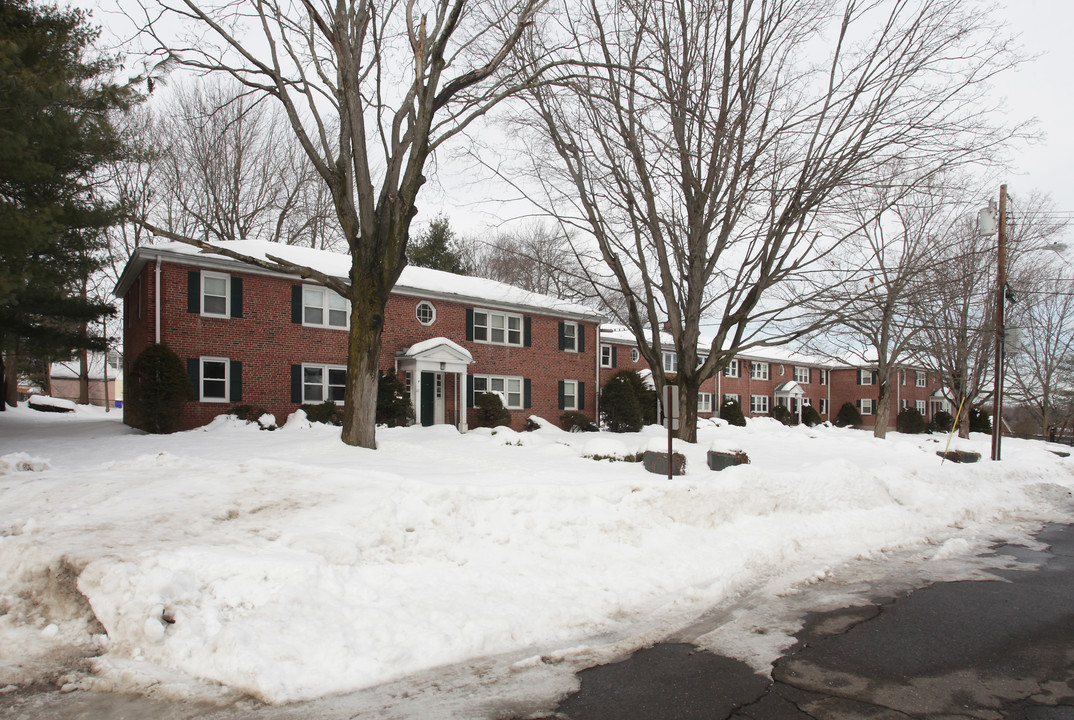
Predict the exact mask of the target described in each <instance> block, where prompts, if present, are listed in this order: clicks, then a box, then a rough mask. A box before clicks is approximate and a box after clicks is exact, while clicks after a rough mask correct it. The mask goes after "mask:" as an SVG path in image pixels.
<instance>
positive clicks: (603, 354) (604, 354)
mask: <svg viewBox="0 0 1074 720" xmlns="http://www.w3.org/2000/svg"><path fill="white" fill-rule="evenodd" d="M614 353H615V348H613V347H612V346H611V345H601V346H600V366H601V367H615V354H614Z"/></svg>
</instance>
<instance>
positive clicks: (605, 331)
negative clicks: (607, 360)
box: [600, 325, 838, 366]
mask: <svg viewBox="0 0 1074 720" xmlns="http://www.w3.org/2000/svg"><path fill="white" fill-rule="evenodd" d="M600 339H601V340H602V341H605V342H613V343H623V344H627V345H635V346H636V345H637V344H638V343H637V341H636V340H635V339H634V333H632V332H631V331H630V329H629V328H627V327H626V326H625V325H601V327H600ZM660 344H661V345H662V346H663V347H664V348H666V349H668V350H672V349H674V347H675V341H674V339H673V338H672V337H671V333H667V332H661V333H660ZM711 347H712V338H711V337H705V336H702V337H700V338H698V342H697V351H698V353H699V354H701V355H708V353H709V350H710V349H711ZM736 357H741V358H746V359H749V360H765V361H768V362H782V363H787V364H791V365H793V364H798V365H814V366H816V365H819V366H830V365H834V364H836V363H837V362H838V361H833V360H832V359H831V358H826V357H823V356H820V355H807V354H805V353H801V352H798V351H795V350H791V349H790V348H787V347H754V348H749V349H746V350H743V351H741V352H739V353H736Z"/></svg>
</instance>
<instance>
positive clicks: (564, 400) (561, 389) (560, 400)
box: [559, 323, 567, 410]
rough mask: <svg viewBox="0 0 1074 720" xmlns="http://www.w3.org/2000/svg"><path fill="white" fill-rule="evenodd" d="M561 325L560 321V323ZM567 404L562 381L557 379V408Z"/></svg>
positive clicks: (561, 408)
mask: <svg viewBox="0 0 1074 720" xmlns="http://www.w3.org/2000/svg"><path fill="white" fill-rule="evenodd" d="M561 326H562V323H561ZM566 406H567V398H565V397H563V381H562V380H560V381H559V409H560V410H563V409H564V408H565V407H566Z"/></svg>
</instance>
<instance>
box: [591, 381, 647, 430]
mask: <svg viewBox="0 0 1074 720" xmlns="http://www.w3.org/2000/svg"><path fill="white" fill-rule="evenodd" d="M631 375H633V376H635V377H637V378H638V380H641V378H640V377H638V374H637V373H636V372H634V371H633V370H624V371H623V372H619V373H616V374H615V375H614V376H612V378H611V379H610V380H608V382H607V383H605V384H604V387H603V389H601V391H600V419H601V422H603V423H604V426H605V427H607V428H608V429H609V430H610V431H612V432H615V433H622V432H637V431H638V430H641V428H642V424H643V418H642V411H641V403H640V402H639V399H638V393H637V386H636V385H635V384H634V382H633V380H632V379H631V377H630V376H631ZM642 387H644V385H642Z"/></svg>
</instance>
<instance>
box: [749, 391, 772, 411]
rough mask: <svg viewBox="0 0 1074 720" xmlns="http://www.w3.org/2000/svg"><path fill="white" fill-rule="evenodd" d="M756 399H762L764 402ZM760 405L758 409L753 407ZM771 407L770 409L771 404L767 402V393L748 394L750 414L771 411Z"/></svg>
mask: <svg viewBox="0 0 1074 720" xmlns="http://www.w3.org/2000/svg"><path fill="white" fill-rule="evenodd" d="M757 400H763V401H764V402H755V401H757ZM761 405H763V406H764V407H763V408H760V409H754V408H755V406H761ZM771 409H772V405H771V403H770V402H769V397H768V396H767V395H750V413H751V414H753V413H766V412H769V411H771Z"/></svg>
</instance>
